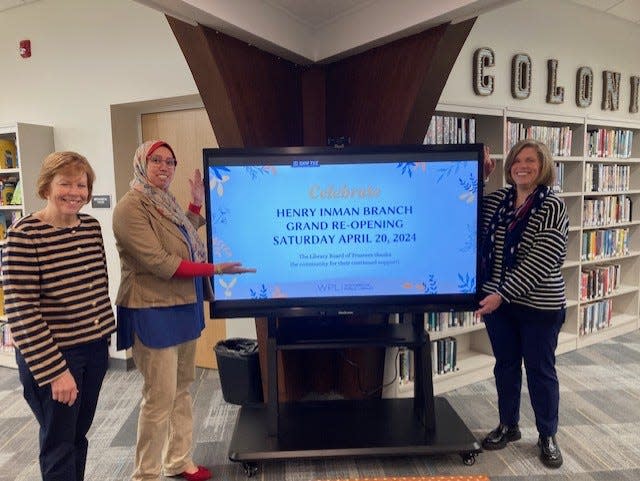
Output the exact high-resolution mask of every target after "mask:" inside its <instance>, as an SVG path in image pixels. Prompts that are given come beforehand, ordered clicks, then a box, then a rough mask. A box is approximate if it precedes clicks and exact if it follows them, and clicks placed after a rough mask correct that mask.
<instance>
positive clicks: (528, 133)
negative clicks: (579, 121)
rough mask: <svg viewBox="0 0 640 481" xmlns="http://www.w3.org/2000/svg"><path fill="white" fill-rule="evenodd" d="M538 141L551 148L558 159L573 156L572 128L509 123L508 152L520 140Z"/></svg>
mask: <svg viewBox="0 0 640 481" xmlns="http://www.w3.org/2000/svg"><path fill="white" fill-rule="evenodd" d="M524 139H536V140H539V141H540V142H542V143H543V144H545V145H546V146H547V147H549V150H550V151H551V154H552V155H553V156H557V157H569V156H570V155H571V141H572V140H573V132H572V131H571V127H569V126H565V127H548V126H544V125H525V124H522V123H520V122H507V150H509V149H511V147H513V146H514V145H516V144H517V143H518V142H519V141H520V140H524Z"/></svg>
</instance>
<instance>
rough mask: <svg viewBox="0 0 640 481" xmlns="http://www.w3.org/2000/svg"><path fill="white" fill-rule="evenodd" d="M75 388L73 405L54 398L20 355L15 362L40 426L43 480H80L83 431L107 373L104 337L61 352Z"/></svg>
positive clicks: (84, 450)
mask: <svg viewBox="0 0 640 481" xmlns="http://www.w3.org/2000/svg"><path fill="white" fill-rule="evenodd" d="M61 352H62V356H63V357H64V359H65V360H66V362H67V367H68V368H69V370H70V371H71V374H72V375H73V377H74V379H75V381H76V384H77V386H78V390H79V391H80V392H79V394H78V398H77V399H76V402H75V403H74V404H73V406H68V405H66V404H62V403H60V402H58V401H54V400H53V398H52V397H51V385H50V384H47V385H45V386H42V387H39V386H38V384H37V383H36V381H35V380H34V378H33V375H32V374H31V371H30V370H29V367H28V366H27V364H26V362H25V360H24V357H22V355H21V354H20V352H19V351H18V350H17V349H16V361H17V363H18V371H19V374H20V381H21V382H22V386H23V388H24V398H25V400H26V401H27V404H29V407H30V408H31V410H32V411H33V414H34V415H35V417H36V419H37V420H38V424H39V425H40V458H39V459H40V472H41V473H42V480H43V481H82V480H83V479H84V469H85V464H86V461H87V447H88V444H89V443H88V441H87V432H88V431H89V428H90V427H91V423H92V422H93V416H94V414H95V412H96V406H97V404H98V395H99V394H100V388H101V386H102V380H103V379H104V376H105V374H106V372H107V365H108V359H109V349H108V344H107V340H106V339H101V340H99V341H94V342H90V343H87V344H82V345H80V346H75V347H72V348H69V349H64V350H62V351H61Z"/></svg>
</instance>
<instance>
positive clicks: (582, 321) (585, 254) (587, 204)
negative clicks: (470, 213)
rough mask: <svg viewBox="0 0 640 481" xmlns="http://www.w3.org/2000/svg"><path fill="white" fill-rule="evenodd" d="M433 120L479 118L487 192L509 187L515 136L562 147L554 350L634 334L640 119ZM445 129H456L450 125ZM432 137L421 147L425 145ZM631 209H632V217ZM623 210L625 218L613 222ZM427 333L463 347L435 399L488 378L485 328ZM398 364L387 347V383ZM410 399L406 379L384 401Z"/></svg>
mask: <svg viewBox="0 0 640 481" xmlns="http://www.w3.org/2000/svg"><path fill="white" fill-rule="evenodd" d="M435 116H441V117H454V118H456V119H459V118H464V119H474V120H473V122H472V124H473V125H474V128H475V141H477V142H483V143H485V144H486V145H488V146H489V148H490V150H491V157H492V158H494V159H495V160H496V168H495V170H494V173H493V174H492V175H491V178H490V179H489V182H487V184H486V185H485V191H486V192H492V191H493V190H496V189H497V188H500V187H502V186H503V185H506V184H505V181H504V176H503V175H502V172H503V167H504V158H505V156H506V153H507V152H508V151H509V148H510V146H511V145H513V143H515V141H516V140H517V137H518V133H521V134H522V135H523V136H527V135H533V136H534V138H538V139H539V140H541V141H544V142H546V143H548V144H549V143H553V144H554V146H555V147H556V148H555V152H554V159H555V161H556V165H557V169H558V171H560V172H561V177H562V183H561V185H558V186H556V187H555V189H556V190H557V191H558V195H559V196H560V197H561V198H562V199H563V200H564V202H565V203H566V205H567V211H568V214H569V237H568V245H567V258H566V261H565V263H564V266H563V270H562V272H563V276H564V279H565V283H566V292H567V316H566V321H565V323H564V325H563V327H562V330H561V332H560V336H559V339H558V347H557V350H556V352H557V353H558V354H560V353H563V352H568V351H572V350H575V349H579V348H581V347H585V346H589V345H591V344H594V343H598V342H602V341H604V340H607V339H610V338H612V337H615V336H618V335H620V334H624V333H626V332H630V331H633V330H635V329H638V328H639V327H640V322H639V316H640V211H639V210H638V207H637V206H640V121H637V122H633V121H621V120H618V119H616V120H612V119H607V118H600V117H598V118H596V117H592V116H571V115H566V116H565V115H558V114H556V113H553V112H540V111H526V110H516V109H512V108H509V107H486V106H471V105H466V106H465V105H452V104H439V105H438V106H437V107H436V111H435V113H434V117H435ZM467 123H468V121H467V122H463V123H462V125H467ZM444 124H445V122H444V121H442V125H443V126H444ZM448 125H458V123H457V121H453V122H451V121H450V122H449V123H448ZM436 136H437V135H436ZM442 137H444V136H442ZM427 140H428V138H425V143H429V142H428V141H427ZM469 140H470V141H473V138H471V139H469ZM552 152H553V149H552ZM594 179H595V180H594ZM625 206H626V207H629V209H628V210H629V211H630V213H629V214H628V216H627V217H625V216H624V212H625ZM631 206H633V207H634V208H631ZM594 212H596V214H595V217H593V215H594V214H593V213H594ZM603 213H604V214H612V215H603ZM618 213H622V214H623V215H622V216H621V217H616V215H617V214H618ZM594 219H595V220H596V221H595V222H594ZM616 266H617V267H616ZM585 272H586V273H590V272H591V273H592V275H591V276H590V278H591V282H592V283H593V284H594V289H595V290H596V292H595V294H593V295H591V296H589V297H585V296H584V295H582V294H583V292H582V291H583V289H584V287H585V286H584V285H583V284H582V283H583V282H584V278H585V276H584V274H583V273H585ZM611 273H614V274H611ZM612 275H613V276H614V278H612ZM594 279H595V280H594ZM614 281H615V287H612V286H611V285H612V283H614ZM598 286H599V287H598ZM598 289H600V291H598ZM593 316H600V317H601V322H600V323H598V322H596V321H594V320H593V319H594V317H593ZM426 318H427V314H425V319H426ZM427 327H428V323H427V322H425V329H427ZM427 330H428V329H427ZM429 335H430V338H431V341H432V342H433V341H437V340H438V339H441V338H444V337H454V338H455V339H456V340H457V346H456V353H457V362H456V365H455V369H454V370H453V371H450V372H446V373H444V374H437V373H434V375H433V383H434V393H435V394H441V393H443V392H446V391H449V390H451V389H456V388H459V387H462V386H465V385H467V384H470V383H472V382H476V381H480V380H483V379H488V378H490V377H492V375H493V356H492V351H491V346H490V343H489V340H488V336H487V334H486V331H485V329H484V325H483V324H479V325H471V326H467V325H465V326H463V327H445V328H443V329H442V330H438V331H430V332H429ZM401 354H402V353H401ZM397 362H402V356H398V355H397V351H395V350H394V349H390V350H389V352H387V356H386V360H385V375H384V379H385V380H386V381H387V382H388V381H389V380H390V379H391V378H393V376H394V373H395V372H396V366H395V365H394V364H395V363H397ZM434 364H435V362H434ZM411 393H412V389H411V381H410V380H409V381H407V380H403V381H402V382H395V383H392V384H391V385H389V386H387V387H386V388H385V389H384V391H383V397H409V396H411Z"/></svg>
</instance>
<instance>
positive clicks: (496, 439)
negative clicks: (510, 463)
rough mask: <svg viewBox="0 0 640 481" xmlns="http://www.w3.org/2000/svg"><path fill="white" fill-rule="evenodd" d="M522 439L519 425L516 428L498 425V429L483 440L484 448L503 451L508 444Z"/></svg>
mask: <svg viewBox="0 0 640 481" xmlns="http://www.w3.org/2000/svg"><path fill="white" fill-rule="evenodd" d="M521 437H522V435H521V434H520V428H519V427H518V425H517V424H516V425H515V426H507V425H506V424H498V427H497V428H495V429H494V430H493V431H491V432H490V433H489V434H487V436H486V437H485V438H484V439H483V440H482V447H483V448H484V449H488V450H495V449H502V448H504V447H505V446H506V445H507V443H509V442H511V441H517V440H518V439H520V438H521Z"/></svg>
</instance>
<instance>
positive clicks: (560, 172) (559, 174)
mask: <svg viewBox="0 0 640 481" xmlns="http://www.w3.org/2000/svg"><path fill="white" fill-rule="evenodd" d="M555 166H556V182H555V184H553V186H552V187H551V188H552V189H553V191H554V192H564V162H556V163H555Z"/></svg>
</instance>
